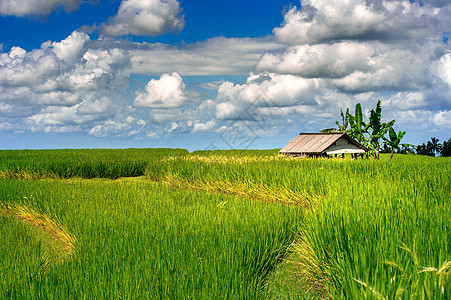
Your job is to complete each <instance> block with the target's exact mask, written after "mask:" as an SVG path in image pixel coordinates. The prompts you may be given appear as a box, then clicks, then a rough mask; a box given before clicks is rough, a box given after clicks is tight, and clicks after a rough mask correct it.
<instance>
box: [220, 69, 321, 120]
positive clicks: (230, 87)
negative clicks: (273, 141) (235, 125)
mask: <svg viewBox="0 0 451 300" xmlns="http://www.w3.org/2000/svg"><path fill="white" fill-rule="evenodd" d="M321 86H322V81H321V80H320V79H307V78H302V77H299V76H293V75H280V74H275V73H261V74H251V75H250V76H249V77H248V79H247V81H246V83H245V84H242V85H240V84H233V83H231V82H225V83H223V84H222V85H221V86H219V88H218V95H217V100H218V101H221V103H220V104H218V106H217V108H216V117H217V118H218V119H233V118H243V116H244V114H245V113H246V109H245V108H249V107H259V106H264V107H267V106H272V107H283V106H294V105H297V104H307V105H315V104H317V102H316V99H317V98H318V97H319V93H320V91H321Z"/></svg>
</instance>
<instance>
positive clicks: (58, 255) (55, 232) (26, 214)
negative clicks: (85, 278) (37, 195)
mask: <svg viewBox="0 0 451 300" xmlns="http://www.w3.org/2000/svg"><path fill="white" fill-rule="evenodd" d="M0 214H3V215H6V216H10V217H12V218H15V219H17V220H19V221H22V222H24V223H26V224H29V225H31V226H32V228H33V229H35V231H34V236H35V237H36V238H37V239H38V240H40V241H41V242H42V246H43V247H42V253H41V260H42V264H41V266H42V267H43V269H44V270H45V269H47V268H48V267H49V266H50V265H55V264H58V263H61V262H64V261H67V260H68V259H69V258H70V257H71V256H72V255H74V254H75V251H76V248H75V245H76V242H77V240H76V238H75V237H74V236H73V235H72V234H70V233H69V232H68V230H67V229H66V228H65V227H64V226H63V225H62V224H61V223H59V222H57V221H54V220H52V219H51V218H50V217H49V216H48V215H47V214H43V213H39V212H37V211H36V210H34V209H33V208H30V207H26V206H23V205H14V206H10V205H2V206H0Z"/></svg>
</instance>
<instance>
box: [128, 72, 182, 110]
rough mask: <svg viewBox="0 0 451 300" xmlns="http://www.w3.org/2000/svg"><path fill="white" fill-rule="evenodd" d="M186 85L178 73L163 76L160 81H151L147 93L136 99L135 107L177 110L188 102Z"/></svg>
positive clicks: (139, 95)
mask: <svg viewBox="0 0 451 300" xmlns="http://www.w3.org/2000/svg"><path fill="white" fill-rule="evenodd" d="M185 93H186V92H185V83H183V79H182V77H181V76H180V75H179V74H177V73H172V74H163V75H162V76H161V77H160V79H151V80H150V81H149V82H148V83H147V85H146V88H145V92H143V93H139V94H138V96H136V98H135V102H134V105H135V107H148V108H176V107H180V106H182V104H183V102H184V101H185V100H186V95H185Z"/></svg>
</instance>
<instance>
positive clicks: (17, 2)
mask: <svg viewBox="0 0 451 300" xmlns="http://www.w3.org/2000/svg"><path fill="white" fill-rule="evenodd" d="M82 2H83V0H2V1H1V2H0V15H3V16H16V17H24V16H28V15H41V16H46V15H49V14H50V13H51V12H52V11H54V10H55V9H57V8H59V7H63V8H64V10H65V11H68V12H70V11H74V10H76V9H78V7H79V6H80V4H81V3H82Z"/></svg>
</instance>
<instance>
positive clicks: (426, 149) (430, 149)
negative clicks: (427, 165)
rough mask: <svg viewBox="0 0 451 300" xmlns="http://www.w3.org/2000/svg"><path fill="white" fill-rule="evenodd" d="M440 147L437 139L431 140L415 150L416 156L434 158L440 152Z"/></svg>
mask: <svg viewBox="0 0 451 300" xmlns="http://www.w3.org/2000/svg"><path fill="white" fill-rule="evenodd" d="M441 148H442V145H441V144H440V143H439V139H437V138H434V137H433V138H431V140H430V141H428V142H427V144H425V143H423V144H421V145H418V146H417V148H416V151H417V154H421V155H428V156H435V155H436V154H439V153H440V152H441Z"/></svg>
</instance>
